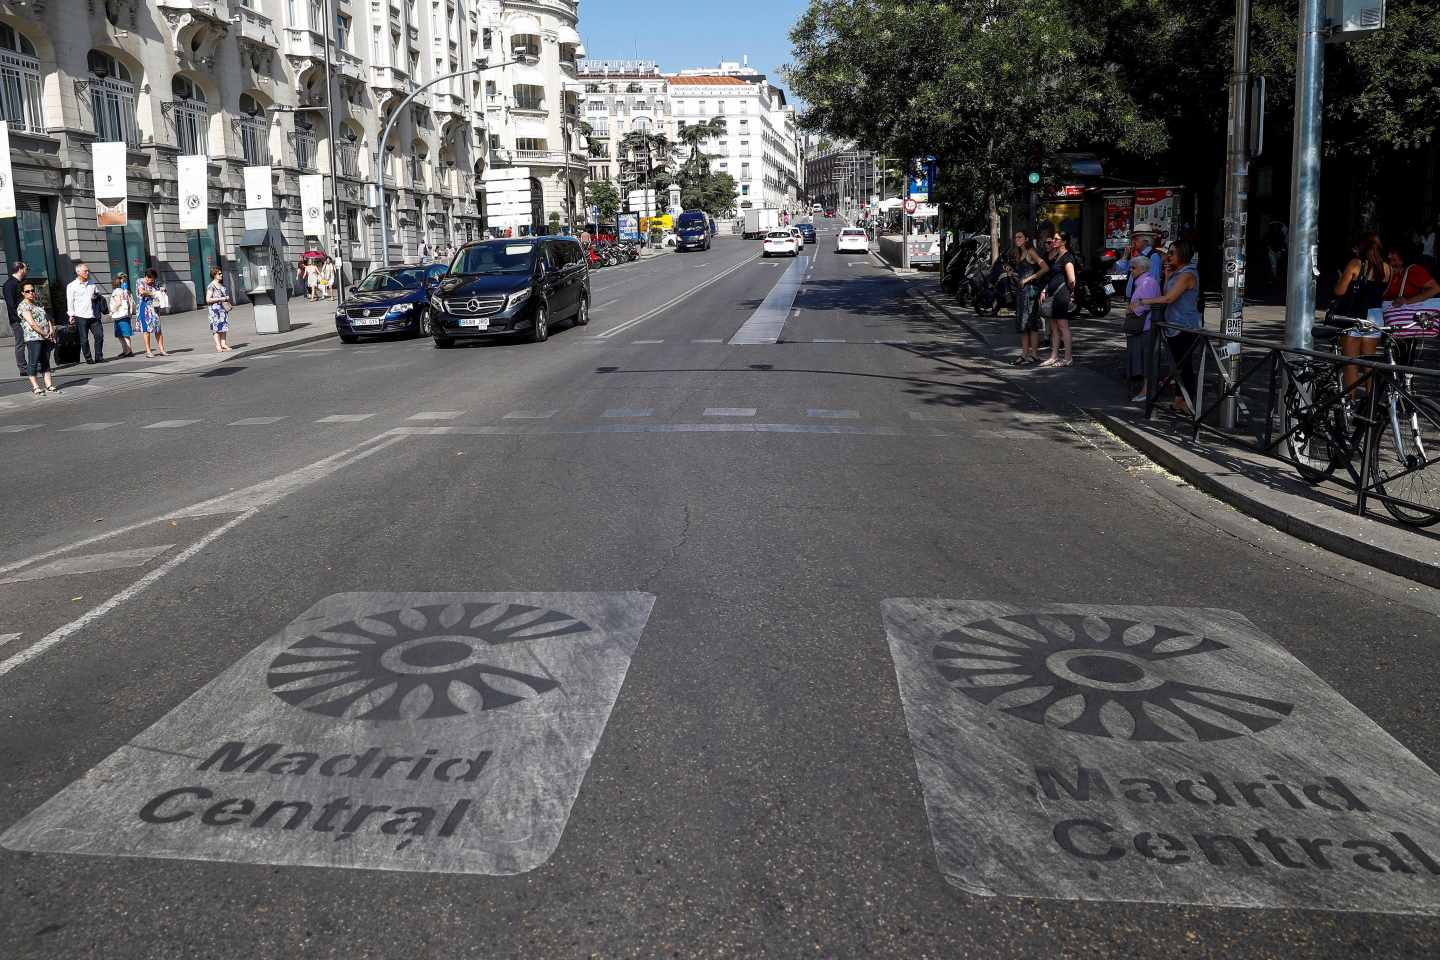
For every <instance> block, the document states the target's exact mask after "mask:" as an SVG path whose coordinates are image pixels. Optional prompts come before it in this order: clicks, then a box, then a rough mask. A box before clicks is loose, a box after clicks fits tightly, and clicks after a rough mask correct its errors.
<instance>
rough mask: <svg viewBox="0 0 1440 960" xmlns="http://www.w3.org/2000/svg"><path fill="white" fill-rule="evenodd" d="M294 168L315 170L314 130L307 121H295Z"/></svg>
mask: <svg viewBox="0 0 1440 960" xmlns="http://www.w3.org/2000/svg"><path fill="white" fill-rule="evenodd" d="M295 166H297V167H299V168H300V169H301V170H314V169H315V128H314V127H313V126H312V125H311V123H310V121H308V120H300V119H297V120H296V121H295Z"/></svg>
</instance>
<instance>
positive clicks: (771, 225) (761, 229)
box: [745, 207, 780, 240]
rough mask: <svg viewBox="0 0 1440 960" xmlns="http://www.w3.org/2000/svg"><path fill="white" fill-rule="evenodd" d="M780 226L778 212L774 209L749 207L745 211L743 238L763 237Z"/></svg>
mask: <svg viewBox="0 0 1440 960" xmlns="http://www.w3.org/2000/svg"><path fill="white" fill-rule="evenodd" d="M779 226H780V211H779V210H777V209H775V208H774V207H751V208H750V209H748V210H746V211H745V238H746V239H748V240H753V239H755V238H756V237H763V236H765V234H767V233H769V232H770V231H771V230H774V229H775V228H777V227H779Z"/></svg>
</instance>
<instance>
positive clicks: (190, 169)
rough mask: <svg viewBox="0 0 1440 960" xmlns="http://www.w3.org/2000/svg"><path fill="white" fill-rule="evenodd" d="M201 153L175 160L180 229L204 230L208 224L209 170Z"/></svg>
mask: <svg viewBox="0 0 1440 960" xmlns="http://www.w3.org/2000/svg"><path fill="white" fill-rule="evenodd" d="M207 163H208V161H207V160H206V159H205V157H204V155H203V154H195V155H190V156H183V157H179V158H177V159H176V161H175V167H176V172H177V174H178V179H179V191H180V229H181V230H204V229H205V228H206V226H208V225H209V218H210V212H209V204H208V201H209V196H208V194H209V190H210V185H209V172H208V171H207V170H206V164H207Z"/></svg>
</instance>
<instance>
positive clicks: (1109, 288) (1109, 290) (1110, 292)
mask: <svg viewBox="0 0 1440 960" xmlns="http://www.w3.org/2000/svg"><path fill="white" fill-rule="evenodd" d="M1105 296H1107V297H1113V296H1115V288H1114V287H1112V286H1111V285H1110V284H1108V283H1107V284H1105Z"/></svg>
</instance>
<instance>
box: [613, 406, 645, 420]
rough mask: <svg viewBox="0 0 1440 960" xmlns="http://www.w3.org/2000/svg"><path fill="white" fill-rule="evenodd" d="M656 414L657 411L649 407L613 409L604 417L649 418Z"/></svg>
mask: <svg viewBox="0 0 1440 960" xmlns="http://www.w3.org/2000/svg"><path fill="white" fill-rule="evenodd" d="M654 413H655V411H654V410H651V409H649V408H648V407H613V408H611V409H609V410H606V411H605V413H604V414H603V415H604V416H606V417H610V418H616V417H648V416H651V415H652V414H654Z"/></svg>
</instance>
